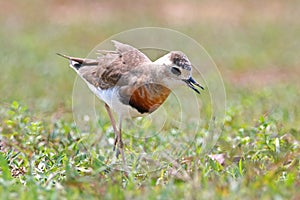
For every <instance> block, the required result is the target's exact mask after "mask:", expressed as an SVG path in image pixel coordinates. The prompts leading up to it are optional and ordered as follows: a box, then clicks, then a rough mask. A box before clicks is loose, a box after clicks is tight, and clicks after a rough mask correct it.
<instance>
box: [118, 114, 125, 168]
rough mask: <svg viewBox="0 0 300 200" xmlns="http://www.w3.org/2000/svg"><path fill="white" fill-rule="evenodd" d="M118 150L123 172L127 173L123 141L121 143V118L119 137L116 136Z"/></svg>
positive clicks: (120, 119)
mask: <svg viewBox="0 0 300 200" xmlns="http://www.w3.org/2000/svg"><path fill="white" fill-rule="evenodd" d="M118 140H119V141H118V147H119V148H118V149H119V150H120V153H121V156H122V161H123V165H124V170H125V171H127V166H126V160H125V154H124V148H123V141H122V117H119V136H118Z"/></svg>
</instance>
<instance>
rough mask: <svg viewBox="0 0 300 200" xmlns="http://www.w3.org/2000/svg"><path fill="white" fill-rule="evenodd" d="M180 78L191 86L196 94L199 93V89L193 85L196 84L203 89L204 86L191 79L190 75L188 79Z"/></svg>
mask: <svg viewBox="0 0 300 200" xmlns="http://www.w3.org/2000/svg"><path fill="white" fill-rule="evenodd" d="M182 80H183V81H184V82H185V83H186V84H187V86H189V87H190V88H192V89H193V90H194V91H195V92H197V93H198V94H200V91H199V90H198V89H197V88H196V87H195V86H197V87H199V88H201V89H202V90H204V87H202V86H201V85H200V84H199V83H197V81H195V80H194V79H193V77H190V78H188V79H182Z"/></svg>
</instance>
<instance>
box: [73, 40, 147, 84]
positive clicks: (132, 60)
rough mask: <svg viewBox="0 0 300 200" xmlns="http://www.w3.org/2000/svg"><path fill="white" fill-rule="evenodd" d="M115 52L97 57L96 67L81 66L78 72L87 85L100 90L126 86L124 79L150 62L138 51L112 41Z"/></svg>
mask: <svg viewBox="0 0 300 200" xmlns="http://www.w3.org/2000/svg"><path fill="white" fill-rule="evenodd" d="M113 43H114V45H115V47H116V51H115V52H114V51H109V52H108V53H106V54H105V55H103V56H101V57H99V59H98V65H97V66H83V67H81V68H80V69H79V70H78V72H79V74H80V75H81V76H82V77H83V78H84V79H86V80H87V81H88V82H89V83H91V84H92V85H94V86H95V87H99V88H101V89H108V88H111V87H114V86H116V85H119V86H122V85H126V84H128V83H127V81H128V79H127V78H122V77H123V76H124V77H126V76H128V75H129V74H130V73H132V72H133V71H134V70H135V69H136V68H139V67H140V66H142V65H143V64H146V63H151V60H150V59H149V58H148V57H147V56H145V55H144V54H143V53H142V52H140V51H139V50H138V49H136V48H134V47H132V46H130V45H126V44H122V43H120V42H117V41H113Z"/></svg>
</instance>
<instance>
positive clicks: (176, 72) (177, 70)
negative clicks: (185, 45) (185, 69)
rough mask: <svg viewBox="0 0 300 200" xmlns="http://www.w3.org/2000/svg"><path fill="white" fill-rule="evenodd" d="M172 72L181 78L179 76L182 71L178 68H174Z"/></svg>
mask: <svg viewBox="0 0 300 200" xmlns="http://www.w3.org/2000/svg"><path fill="white" fill-rule="evenodd" d="M171 72H172V73H173V74H175V75H177V76H179V75H180V74H181V71H180V69H179V68H177V67H172V68H171Z"/></svg>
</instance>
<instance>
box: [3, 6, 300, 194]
mask: <svg viewBox="0 0 300 200" xmlns="http://www.w3.org/2000/svg"><path fill="white" fill-rule="evenodd" d="M154 2H156V1H154ZM234 2H235V1H229V2H227V3H226V4H224V3H222V5H223V4H224V5H223V8H222V7H215V6H216V5H215V4H214V3H209V2H206V1H203V2H200V3H197V2H194V1H192V2H190V3H188V4H184V3H182V2H180V1H177V4H176V5H180V8H181V9H183V10H184V11H185V10H186V9H189V10H191V12H190V13H189V14H190V15H189V16H193V17H192V18H188V16H186V15H183V16H181V15H180V13H181V12H179V11H178V10H177V11H178V12H168V11H169V10H170V9H171V8H172V10H176V9H178V8H177V7H176V5H175V7H172V6H174V5H170V4H167V3H161V2H156V3H159V5H161V6H160V9H158V8H157V6H155V4H154V3H153V4H151V3H148V4H147V5H146V6H145V5H142V4H135V5H134V6H133V7H132V5H131V4H130V3H129V2H128V1H125V3H124V5H122V6H125V7H124V8H123V7H122V6H120V5H119V3H118V2H115V1H112V2H111V3H103V2H100V3H99V2H98V3H92V2H89V3H82V2H81V1H76V3H73V2H68V1H65V2H62V3H60V2H57V1H49V2H48V3H47V4H43V3H40V2H38V1H35V3H33V4H31V5H27V4H24V3H21V2H17V1H16V2H13V1H12V2H11V3H4V4H3V7H4V8H6V9H3V10H4V12H2V13H1V14H0V21H1V23H2V24H3V28H2V29H1V30H0V41H1V43H2V44H3V46H4V47H5V48H1V49H0V55H1V60H0V62H1V63H0V64H1V75H0V76H1V79H0V94H1V101H0V105H1V107H0V169H1V170H0V196H1V199H44V198H45V199H79V198H91V199H99V198H101V199H102V198H103V199H119V198H123V199H124V198H126V199H141V198H144V199H298V198H299V196H300V194H299V192H298V187H299V184H300V182H299V175H300V163H299V157H300V148H299V140H300V136H299V135H300V129H299V127H300V110H299V106H298V104H299V95H300V92H299V91H300V84H299V80H298V74H299V69H298V68H299V66H298V65H299V57H298V55H297V52H299V45H298V44H299V41H298V40H297V39H296V38H298V35H299V33H300V29H299V28H298V27H299V22H298V20H297V19H298V18H299V13H298V12H296V11H297V9H296V8H298V7H299V5H298V4H299V3H298V2H296V1H295V2H293V1H290V2H289V3H288V4H284V6H283V4H282V3H281V2H280V1H276V2H275V3H274V4H271V5H270V6H266V5H260V6H258V5H254V4H253V3H251V2H248V1H247V2H243V3H237V2H235V4H233V3H234ZM181 4H184V5H181ZM191 5H192V6H191ZM229 5H230V6H229ZM278 5H279V7H280V8H282V9H276V8H277V6H278ZM280 5H281V6H280ZM197 6H200V7H201V8H203V10H202V12H193V7H195V8H196V7H197ZM224 6H225V7H224ZM226 6H227V7H226ZM228 6H229V7H228ZM212 7H213V8H214V9H212ZM66 8H67V9H66ZM137 8H139V9H137ZM164 8H168V9H165V10H164ZM221 8H222V9H221ZM245 8H251V9H245ZM97 9H100V10H97ZM209 9H212V10H209ZM215 9H216V10H215ZM91 10H92V11H94V12H91ZM135 10H145V12H136V17H131V15H130V14H131V13H132V12H134V11H135ZM250 10H252V11H255V13H256V14H255V15H253V13H251V12H250ZM100 11H101V12H100ZM121 11H122V12H121ZM206 11H207V12H206ZM208 11H209V12H208ZM214 11H218V12H214ZM258 11H263V12H261V13H263V14H261V13H260V12H258ZM28 13H31V14H28ZM74 13H76V14H74ZM171 17H172V18H174V17H175V19H176V20H170V18H171ZM185 17H186V18H185ZM181 20H183V21H181ZM123 21H126V23H123ZM139 26H162V27H169V28H174V29H177V30H179V31H182V32H184V33H186V34H188V35H190V36H191V37H193V38H195V39H196V40H197V41H199V42H200V43H201V44H202V45H203V46H204V47H205V48H206V49H207V50H208V52H209V53H210V55H211V56H212V58H213V59H214V61H215V62H216V63H217V65H218V67H219V69H220V72H221V74H222V76H223V79H224V82H225V88H226V95H227V99H226V100H227V108H226V115H225V123H224V127H222V134H221V135H220V137H219V139H218V141H217V143H216V145H215V146H214V147H213V148H212V149H211V151H210V152H209V153H207V154H205V155H204V154H203V149H202V139H203V137H204V136H205V135H207V134H208V125H209V118H207V117H206V116H210V112H211V111H210V109H209V106H207V102H209V94H208V93H206V92H204V93H202V95H201V96H199V98H200V99H201V100H202V103H204V106H203V109H202V110H201V116H203V117H202V119H201V128H199V129H198V130H197V131H196V133H195V134H194V135H193V137H190V134H192V131H193V129H194V127H190V128H189V129H187V130H186V131H181V130H180V129H176V126H174V124H172V123H170V124H168V125H167V126H166V127H165V128H164V129H163V130H162V132H161V134H158V135H155V136H153V137H151V138H150V139H149V140H140V139H137V138H136V137H134V135H133V134H141V135H145V134H146V135H147V134H149V133H155V132H156V129H155V127H153V126H151V125H150V126H149V124H147V123H141V122H140V121H138V122H136V123H137V124H139V123H141V125H142V126H143V127H142V128H139V127H136V126H128V127H126V129H125V130H124V131H125V133H127V134H126V136H125V138H124V139H125V144H126V155H127V157H128V160H129V161H130V162H131V163H133V165H134V166H135V167H136V168H135V170H132V171H131V173H130V174H129V176H126V174H124V173H122V172H120V171H118V170H116V169H115V168H113V166H115V167H116V166H117V165H116V164H115V165H113V152H112V144H111V140H112V138H113V132H112V128H111V126H110V123H109V119H108V117H107V115H106V113H105V110H104V109H103V104H101V103H99V102H97V103H96V105H97V112H98V113H99V116H98V117H99V121H97V123H96V125H95V124H87V127H88V129H87V130H88V131H87V132H85V133H82V132H80V131H79V130H78V127H76V126H75V124H74V122H73V116H72V87H73V85H72V84H73V82H74V78H75V74H74V73H73V72H72V71H71V70H70V69H69V68H68V67H66V62H65V60H62V59H60V58H58V57H57V56H56V55H55V53H56V52H61V53H69V54H72V55H76V56H77V55H78V56H80V55H81V56H82V55H86V54H87V52H89V50H90V49H92V48H93V47H94V46H95V45H96V44H97V43H98V42H100V41H102V40H104V39H106V38H107V37H109V36H111V35H112V34H115V33H118V32H119V31H122V30H126V29H129V28H133V27H139ZM173 103H174V102H172V101H170V100H169V101H168V102H166V106H170V107H171V106H172V105H173ZM167 108H168V107H167ZM98 109H99V110H98ZM174 112H177V110H176V109H174ZM174 116H175V115H174ZM101 137H102V138H101ZM98 141H99V142H98ZM170 141H172V142H170ZM191 141H193V142H192V143H187V142H191ZM187 144H190V146H188V148H186V146H185V145H187ZM180 147H182V148H180ZM182 149H184V151H183V150H182ZM143 150H145V151H148V152H154V153H155V152H164V151H165V152H169V153H170V154H172V153H173V154H172V155H174V154H176V153H177V154H178V156H177V158H178V159H177V160H175V161H174V162H172V163H170V162H169V161H168V156H165V157H164V156H163V155H161V154H153V158H154V160H155V158H156V159H157V160H160V161H161V162H158V161H157V160H156V161H155V162H153V163H150V162H149V163H148V164H149V166H150V167H152V168H154V167H153V166H156V165H158V166H161V165H164V167H163V168H160V167H156V169H158V170H155V171H153V172H149V170H148V171H146V172H145V171H144V173H140V170H141V169H146V167H147V165H146V164H145V163H146V162H145V161H144V162H142V161H140V160H139V153H140V152H141V151H143ZM155 156H156V157H155ZM117 164H118V161H117ZM142 164H144V165H142ZM108 166H110V167H108ZM149 166H148V167H149Z"/></svg>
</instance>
